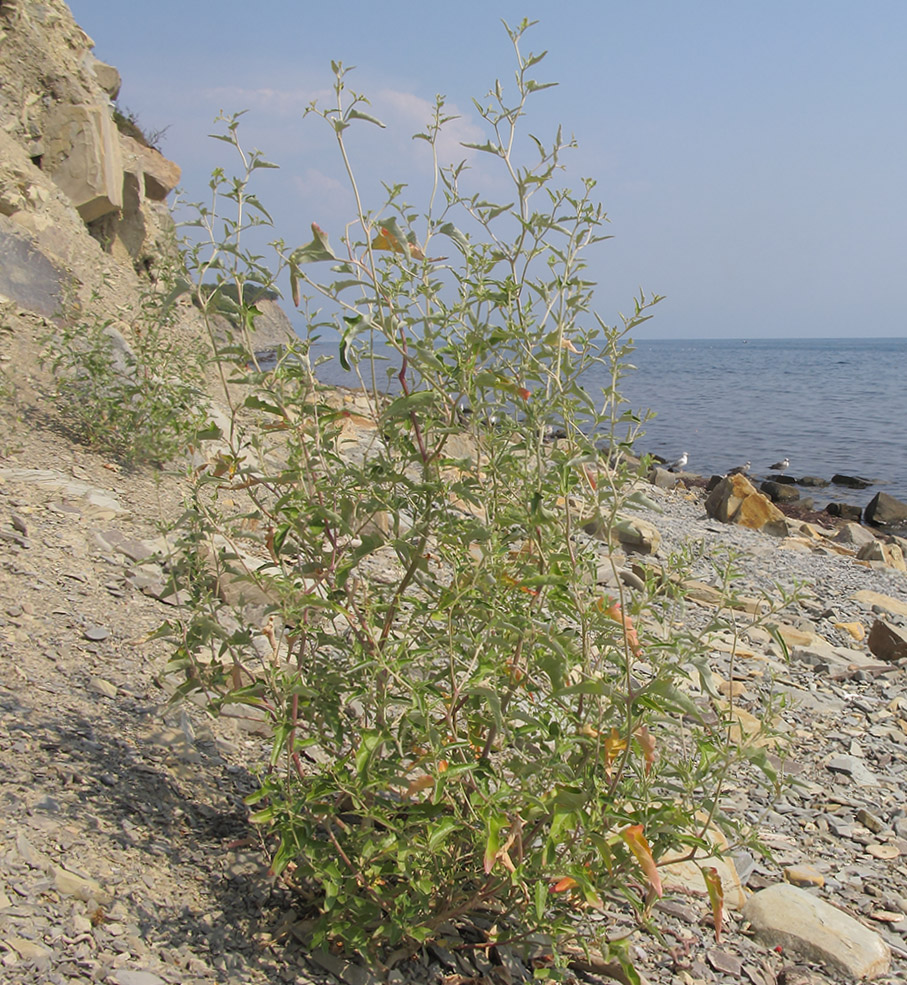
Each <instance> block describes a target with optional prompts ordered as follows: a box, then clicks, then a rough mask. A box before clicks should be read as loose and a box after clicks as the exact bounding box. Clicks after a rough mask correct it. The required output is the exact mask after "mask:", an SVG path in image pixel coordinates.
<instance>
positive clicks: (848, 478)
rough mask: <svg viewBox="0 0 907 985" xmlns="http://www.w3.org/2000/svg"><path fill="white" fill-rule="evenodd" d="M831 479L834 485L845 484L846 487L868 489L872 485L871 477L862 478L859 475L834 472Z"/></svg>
mask: <svg viewBox="0 0 907 985" xmlns="http://www.w3.org/2000/svg"><path fill="white" fill-rule="evenodd" d="M831 481H832V482H833V483H834V484H835V485H836V486H847V488H848V489H868V488H869V487H870V486H871V485H872V479H864V478H863V476H861V475H842V474H841V473H840V472H836V473H835V474H834V475H833V476H832V477H831Z"/></svg>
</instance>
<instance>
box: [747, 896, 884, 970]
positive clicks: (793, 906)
mask: <svg viewBox="0 0 907 985" xmlns="http://www.w3.org/2000/svg"><path fill="white" fill-rule="evenodd" d="M743 917H744V919H745V920H748V921H749V923H750V925H751V926H752V928H753V931H754V932H755V935H756V937H757V938H758V939H759V940H761V941H762V942H763V943H764V944H766V945H767V946H768V947H772V948H775V947H778V948H783V949H784V951H785V952H789V953H791V954H796V955H798V956H800V957H801V958H803V959H804V960H806V961H818V962H820V963H822V964H824V965H826V966H827V967H828V968H830V969H833V970H834V971H836V972H839V973H841V974H843V975H846V976H847V977H848V979H849V980H853V979H857V978H874V977H876V976H877V975H883V974H885V972H886V971H887V970H888V966H889V964H890V963H891V950H890V948H889V947H888V945H887V944H886V943H885V941H884V940H883V939H882V938H881V936H880V935H879V934H877V933H876V932H875V931H874V930H870V929H869V928H868V927H864V926H863V924H861V923H860V922H859V921H857V920H855V919H854V918H853V917H852V916H850V915H848V914H847V913H845V912H844V911H843V910H839V909H838V908H837V907H834V906H832V905H831V904H830V903H826V902H825V901H824V900H821V899H819V898H818V897H816V896H813V895H812V894H811V893H809V892H807V891H806V890H805V889H798V888H797V887H796V886H790V885H784V884H783V883H779V884H776V885H774V886H769V887H768V888H767V889H763V890H762V891H761V892H758V893H756V894H754V895H753V896H751V897H750V898H749V900H747V903H746V906H744V908H743Z"/></svg>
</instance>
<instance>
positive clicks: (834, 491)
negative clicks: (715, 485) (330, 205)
mask: <svg viewBox="0 0 907 985" xmlns="http://www.w3.org/2000/svg"><path fill="white" fill-rule="evenodd" d="M322 351H324V352H330V351H331V348H330V347H328V346H327V345H326V344H323V349H322ZM334 351H336V347H334ZM630 361H631V362H632V363H633V365H634V366H635V367H636V368H635V370H633V371H631V372H630V373H628V375H627V376H626V377H625V378H624V380H623V383H622V386H621V390H622V393H623V395H624V397H625V398H626V401H627V404H628V407H629V408H631V409H633V410H634V411H644V410H652V411H654V412H655V415H656V416H655V417H654V418H653V419H652V420H651V421H649V422H648V423H647V424H646V425H645V426H644V431H645V433H644V434H643V435H642V436H641V437H640V438H639V440H638V441H637V443H636V451H637V452H638V453H640V454H642V453H644V452H651V453H653V454H657V455H661V456H662V457H664V458H666V459H668V460H669V461H673V460H675V459H677V458H679V457H680V455H681V454H682V453H683V452H687V453H688V455H689V460H688V463H687V466H686V468H687V470H688V471H691V472H697V473H699V474H700V475H705V476H709V475H712V474H715V473H724V472H726V471H727V470H728V469H730V468H734V467H735V466H738V465H742V464H743V463H744V462H745V461H747V460H749V461H751V462H752V466H751V468H750V473H749V474H750V476H751V478H755V479H757V480H758V479H762V478H764V477H765V476H766V475H767V474H768V473H769V472H770V469H769V466H770V465H772V464H773V463H775V462H780V461H781V460H782V459H784V458H789V459H790V468H789V469H788V470H787V472H788V474H789V475H791V476H794V477H800V476H804V475H811V476H819V477H821V478H824V479H828V480H830V479H831V478H832V476H833V475H835V474H836V473H841V474H845V475H855V476H861V477H863V478H867V479H871V480H873V485H872V486H870V487H869V488H868V489H849V488H844V487H841V486H835V485H829V486H827V487H823V488H818V489H802V490H801V496H803V497H806V496H810V497H811V498H812V499H813V500H814V501H815V503H816V506H817V507H822V506H825V505H826V504H827V503H828V502H831V501H839V502H847V503H852V504H853V505H856V506H865V505H866V504H867V503H868V502H869V500H870V499H872V497H873V496H874V495H875V493H876V492H887V493H889V494H890V495H892V496H896V497H897V498H898V499H901V500H904V501H907V339H871V338H868V339H750V340H748V341H744V340H742V339H709V340H706V339H701V340H690V339H676V340H674V339H672V340H637V341H636V348H635V351H634V352H633V354H632V356H631V359H630ZM319 376H320V377H321V378H322V379H323V380H325V382H328V383H337V384H345V385H351V384H352V380H351V377H349V376H348V375H346V374H344V373H343V372H342V371H341V370H340V368H339V366H338V365H337V363H336V360H334V361H333V362H331V363H329V364H327V365H325V366H323V367H322V368H321V369H320V370H319ZM585 385H586V388H587V390H589V391H590V392H595V391H597V390H598V389H600V387H601V386H603V385H604V379H603V378H602V379H596V377H595V374H594V372H591V371H590V373H589V374H588V375H587V377H586V378H585Z"/></svg>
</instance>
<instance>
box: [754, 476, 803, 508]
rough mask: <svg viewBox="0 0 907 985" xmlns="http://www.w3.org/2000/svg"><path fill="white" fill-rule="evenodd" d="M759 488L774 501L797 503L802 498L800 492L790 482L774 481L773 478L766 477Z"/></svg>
mask: <svg viewBox="0 0 907 985" xmlns="http://www.w3.org/2000/svg"><path fill="white" fill-rule="evenodd" d="M759 489H760V490H761V491H762V492H764V493H765V495H766V496H768V498H769V499H770V500H771V501H772V502H773V503H795V502H796V501H797V500H798V499H799V498H800V493H799V492H797V490H796V489H794V487H793V486H792V485H791V484H790V483H785V482H774V481H773V480H771V479H766V480H765V482H763V483H762V485H761V486H759Z"/></svg>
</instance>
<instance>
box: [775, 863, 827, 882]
mask: <svg viewBox="0 0 907 985" xmlns="http://www.w3.org/2000/svg"><path fill="white" fill-rule="evenodd" d="M784 879H785V881H786V882H789V883H790V884H791V885H792V886H824V885H825V876H823V875H822V873H821V872H820V871H819V870H818V869H817V868H816V867H815V866H812V865H788V866H786V867H785V869H784Z"/></svg>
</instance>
